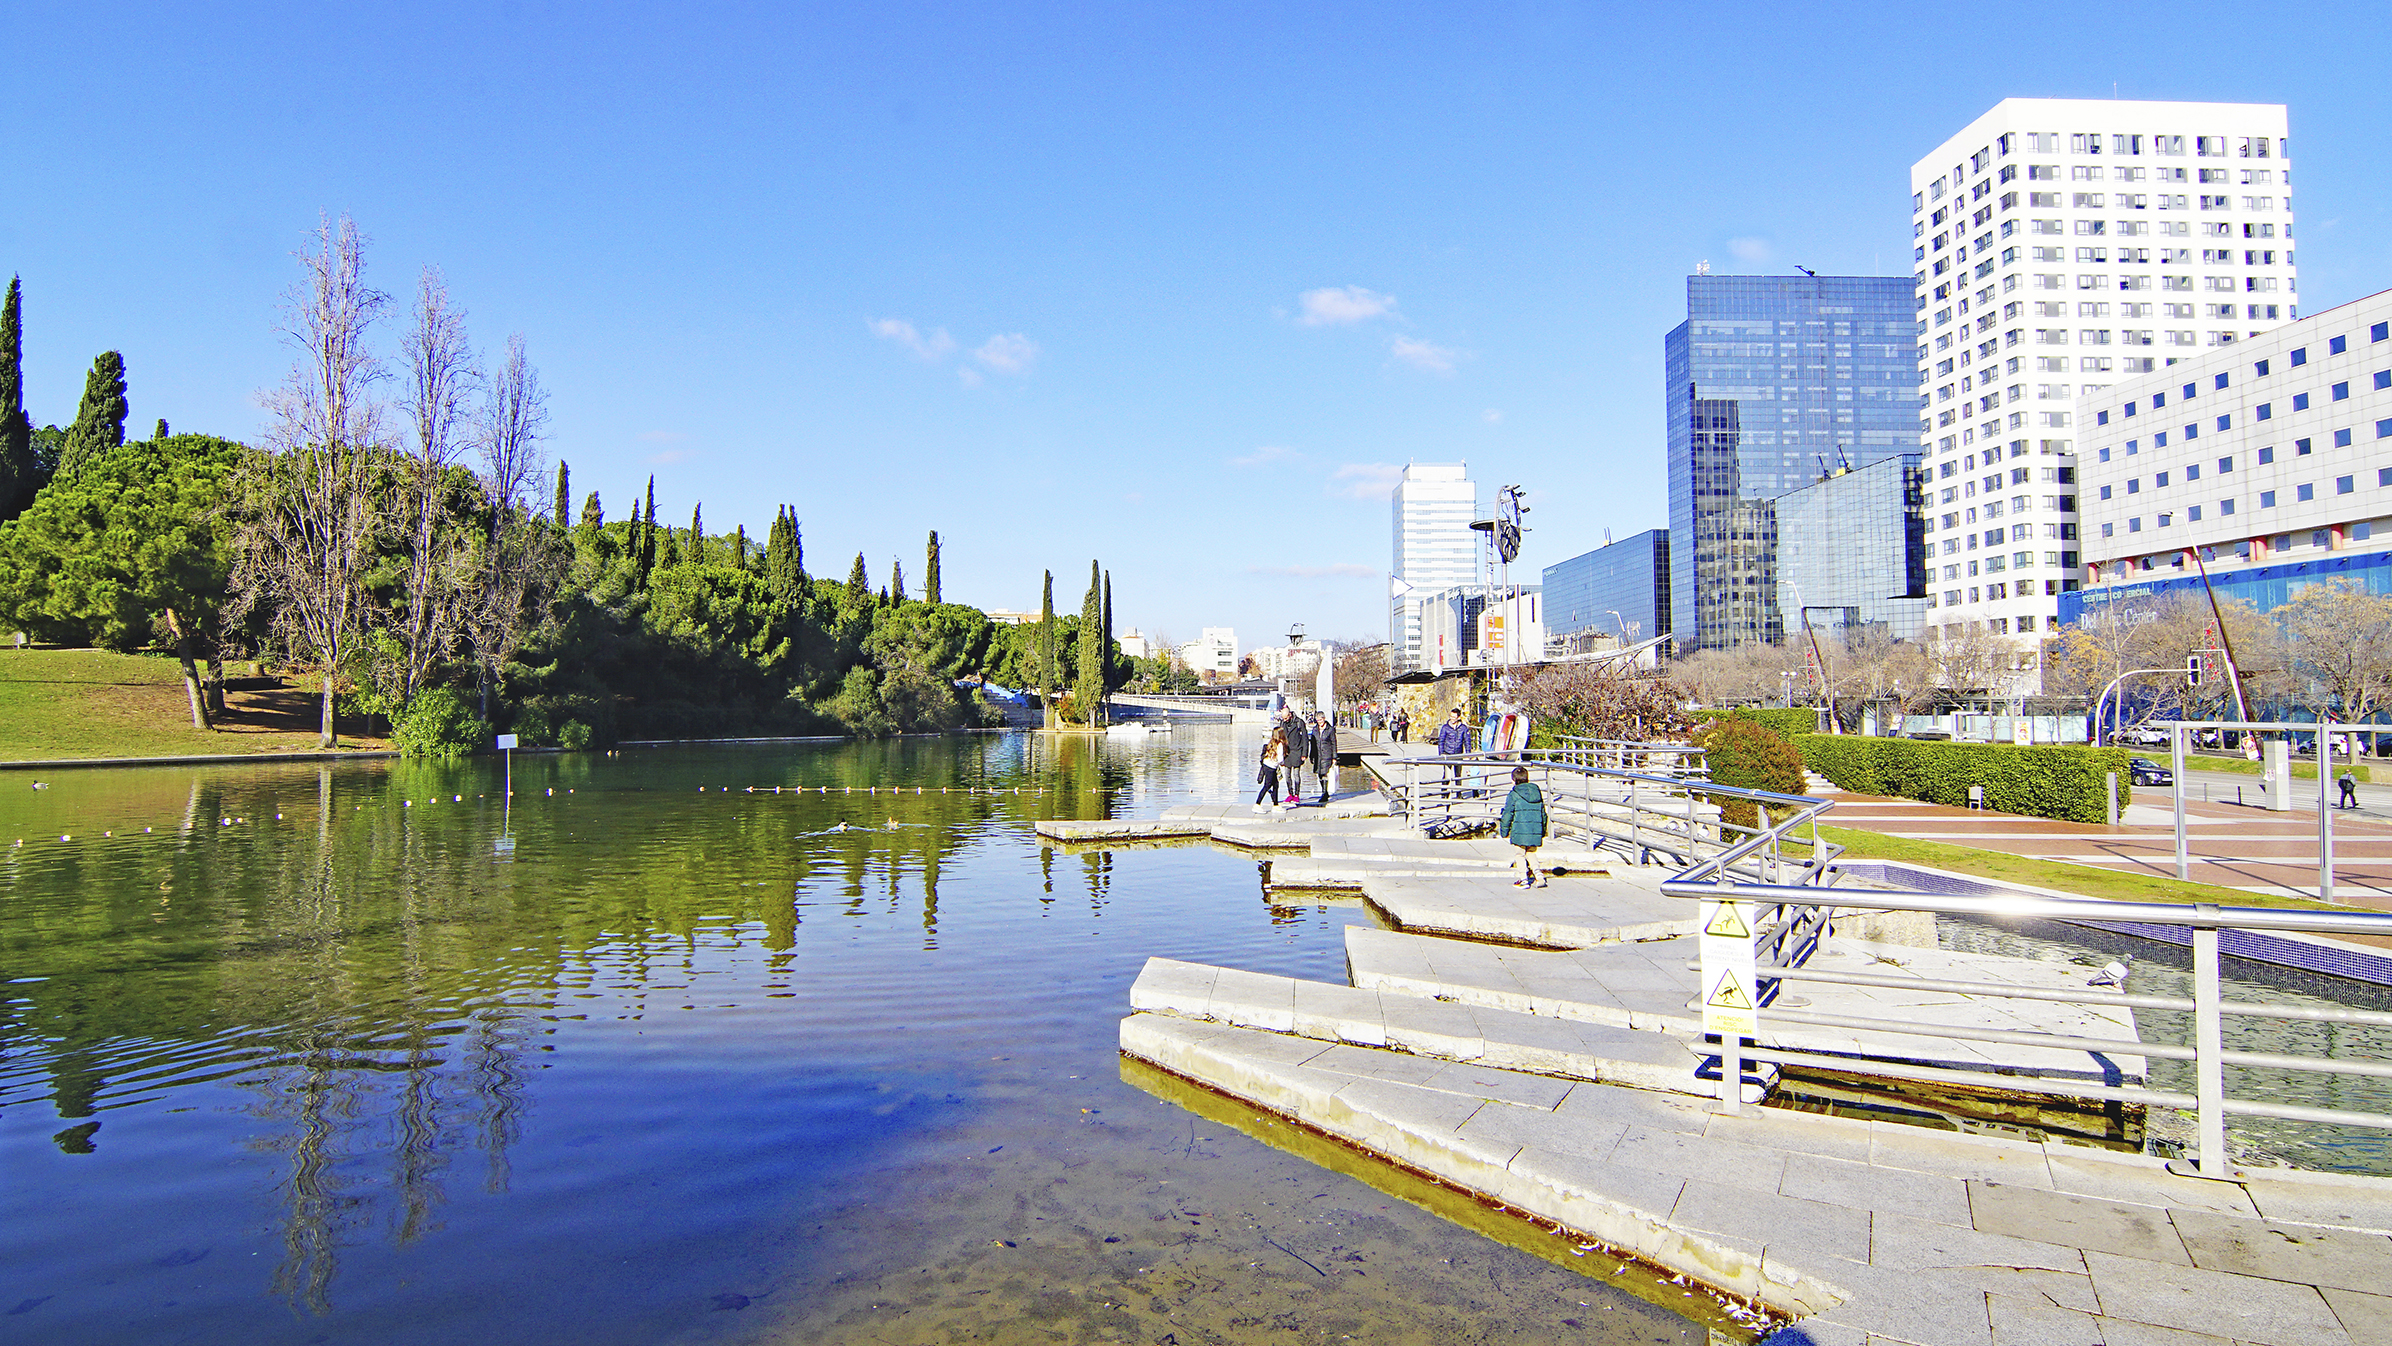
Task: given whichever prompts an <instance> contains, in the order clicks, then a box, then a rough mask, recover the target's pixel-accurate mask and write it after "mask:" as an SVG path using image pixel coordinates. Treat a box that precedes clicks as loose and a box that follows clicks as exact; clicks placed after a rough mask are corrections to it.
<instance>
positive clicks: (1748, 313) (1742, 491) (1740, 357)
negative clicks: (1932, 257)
mask: <svg viewBox="0 0 2392 1346" xmlns="http://www.w3.org/2000/svg"><path fill="white" fill-rule="evenodd" d="M1918 332H1919V325H1918V317H1917V311H1916V302H1915V300H1914V299H1913V297H1912V286H1911V279H1910V277H1908V276H1688V277H1687V278H1686V321H1685V322H1683V323H1680V324H1679V325H1678V326H1677V327H1676V328H1674V329H1672V330H1671V331H1670V333H1669V335H1668V336H1667V337H1665V338H1663V341H1662V366H1663V371H1664V374H1663V378H1664V384H1665V389H1666V405H1665V407H1664V414H1665V424H1666V425H1667V428H1668V435H1669V534H1670V536H1669V576H1670V578H1669V607H1670V614H1671V615H1670V629H1671V630H1673V631H1674V632H1676V634H1677V637H1678V641H1677V645H1678V649H1679V650H1680V651H1681V652H1685V651H1690V650H1696V649H1715V648H1723V647H1727V646H1731V645H1742V644H1749V643H1752V642H1755V641H1777V640H1780V639H1782V638H1783V636H1784V632H1785V630H1786V629H1787V627H1788V626H1789V625H1790V624H1793V622H1792V619H1791V616H1790V614H1788V615H1786V616H1781V614H1780V613H1779V610H1778V602H1777V587H1778V586H1777V575H1776V565H1777V529H1778V523H1777V517H1776V510H1775V507H1774V505H1773V503H1772V502H1774V501H1775V500H1776V498H1777V497H1778V496H1781V495H1784V494H1786V493H1788V492H1790V491H1795V490H1799V489H1800V488H1802V487H1804V486H1807V485H1809V484H1810V483H1812V482H1814V481H1816V480H1818V478H1819V476H1820V473H1821V471H1822V469H1823V468H1825V467H1832V466H1841V465H1843V464H1846V463H1849V464H1850V465H1851V466H1854V467H1863V466H1867V465H1868V464H1871V463H1875V462H1878V461H1881V460H1883V459H1885V458H1888V457H1891V456H1893V455H1895V454H1899V453H1902V452H1904V451H1906V450H1907V451H1909V452H1913V453H1915V452H1917V451H1918V440H1919V426H1918Z"/></svg>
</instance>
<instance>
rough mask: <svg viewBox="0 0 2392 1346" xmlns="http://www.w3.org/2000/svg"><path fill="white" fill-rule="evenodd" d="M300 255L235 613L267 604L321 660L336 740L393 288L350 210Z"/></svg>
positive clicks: (279, 631)
mask: <svg viewBox="0 0 2392 1346" xmlns="http://www.w3.org/2000/svg"><path fill="white" fill-rule="evenodd" d="M299 261H300V266H301V267H302V269H303V270H304V271H305V273H306V274H305V276H304V277H303V278H302V280H301V281H300V283H299V284H298V285H296V286H294V287H292V289H291V290H289V291H288V292H286V294H285V295H284V300H283V320H282V327H281V331H282V335H283V339H284V341H286V342H287V343H288V344H289V345H290V346H291V347H292V348H293V349H294V350H295V351H297V352H298V359H297V360H296V361H294V362H293V364H292V366H291V372H290V373H289V374H288V375H287V376H286V377H285V378H284V380H283V382H282V385H281V386H280V387H278V388H275V389H273V390H271V391H269V392H267V393H265V394H263V395H262V397H261V399H260V400H261V401H262V402H263V403H264V405H265V407H266V410H267V411H268V413H269V414H270V415H271V416H272V423H271V424H270V425H269V426H268V428H267V431H266V447H267V449H268V452H267V454H266V455H265V456H264V457H263V458H262V459H261V460H260V461H259V463H258V465H257V467H256V468H254V469H253V470H252V471H251V473H250V474H249V475H248V477H247V478H246V480H245V481H244V483H243V487H244V489H243V490H242V493H241V498H240V503H239V506H238V509H239V518H238V523H237V526H236V528H235V530H234V547H235V551H234V562H233V577H232V578H233V588H234V592H235V595H236V597H235V608H234V616H235V617H236V619H237V618H238V616H240V615H241V614H244V613H246V612H248V611H250V610H252V609H254V608H256V607H258V606H259V605H260V604H263V605H264V608H265V610H266V611H267V612H268V613H269V614H271V619H272V622H273V632H274V635H275V636H276V638H277V639H279V640H280V641H281V642H282V643H283V645H284V647H285V648H286V649H288V650H290V651H292V652H293V653H295V654H301V655H304V656H305V657H307V658H310V659H312V660H313V661H314V662H315V664H316V665H317V667H318V669H319V670H320V671H321V674H322V678H323V690H324V717H323V745H324V746H325V747H327V748H329V747H332V746H334V744H335V743H336V742H337V741H338V740H337V737H336V734H335V732H334V728H333V714H332V712H333V690H334V684H335V680H336V679H337V678H338V677H339V676H340V673H341V665H342V662H343V661H344V660H345V659H347V658H348V657H349V656H350V655H351V654H352V653H353V652H354V644H355V642H356V639H357V636H358V633H359V632H360V631H361V630H362V629H363V627H364V623H365V620H366V607H367V602H368V600H367V596H366V593H365V586H364V584H363V583H362V579H363V574H364V570H365V565H366V562H367V559H368V554H369V552H370V551H371V547H372V542H373V539H374V537H375V534H376V531H377V528H378V525H379V523H380V520H379V519H378V518H377V515H376V510H375V506H374V499H373V492H372V489H371V487H372V475H373V472H374V460H375V456H376V454H377V452H378V451H379V449H380V441H381V408H380V406H379V405H378V404H377V403H376V401H375V399H374V395H373V387H374V384H375V383H376V382H378V381H379V380H381V379H382V378H383V377H384V371H383V368H382V364H381V361H380V360H378V359H377V358H376V357H375V356H374V354H373V352H372V350H371V349H370V347H369V346H368V344H367V339H368V336H369V333H370V330H371V329H372V327H373V325H374V321H375V319H377V318H378V317H380V316H381V314H382V310H383V309H384V307H385V306H387V305H388V304H389V302H390V297H389V296H388V295H386V294H383V293H382V292H381V291H379V290H376V289H374V288H373V287H372V286H371V285H368V284H367V283H366V281H365V239H364V237H363V236H362V235H360V234H359V233H358V231H357V225H356V223H355V222H354V221H352V220H351V219H350V218H349V217H348V216H346V215H344V216H342V217H341V218H340V219H339V220H338V221H334V220H331V219H323V220H320V221H319V222H318V224H317V226H316V230H315V234H314V236H313V238H312V239H311V240H310V243H309V247H308V249H307V250H306V251H305V252H302V253H300V254H299Z"/></svg>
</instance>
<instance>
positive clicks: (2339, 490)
mask: <svg viewBox="0 0 2392 1346" xmlns="http://www.w3.org/2000/svg"><path fill="white" fill-rule="evenodd" d="M2353 489H2355V487H2354V483H2353V481H2352V479H2351V478H2349V477H2336V478H2334V494H2336V495H2349V494H2350V493H2351V491H2352V490H2353Z"/></svg>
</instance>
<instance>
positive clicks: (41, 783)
mask: <svg viewBox="0 0 2392 1346" xmlns="http://www.w3.org/2000/svg"><path fill="white" fill-rule="evenodd" d="M33 788H34V789H36V790H47V789H49V788H50V782H48V781H46V780H37V781H35V782H34V783H33Z"/></svg>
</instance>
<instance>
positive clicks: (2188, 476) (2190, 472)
mask: <svg viewBox="0 0 2392 1346" xmlns="http://www.w3.org/2000/svg"><path fill="white" fill-rule="evenodd" d="M2184 479H2185V480H2186V481H2199V480H2201V465H2200V464H2199V463H2186V464H2185V465H2184Z"/></svg>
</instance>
